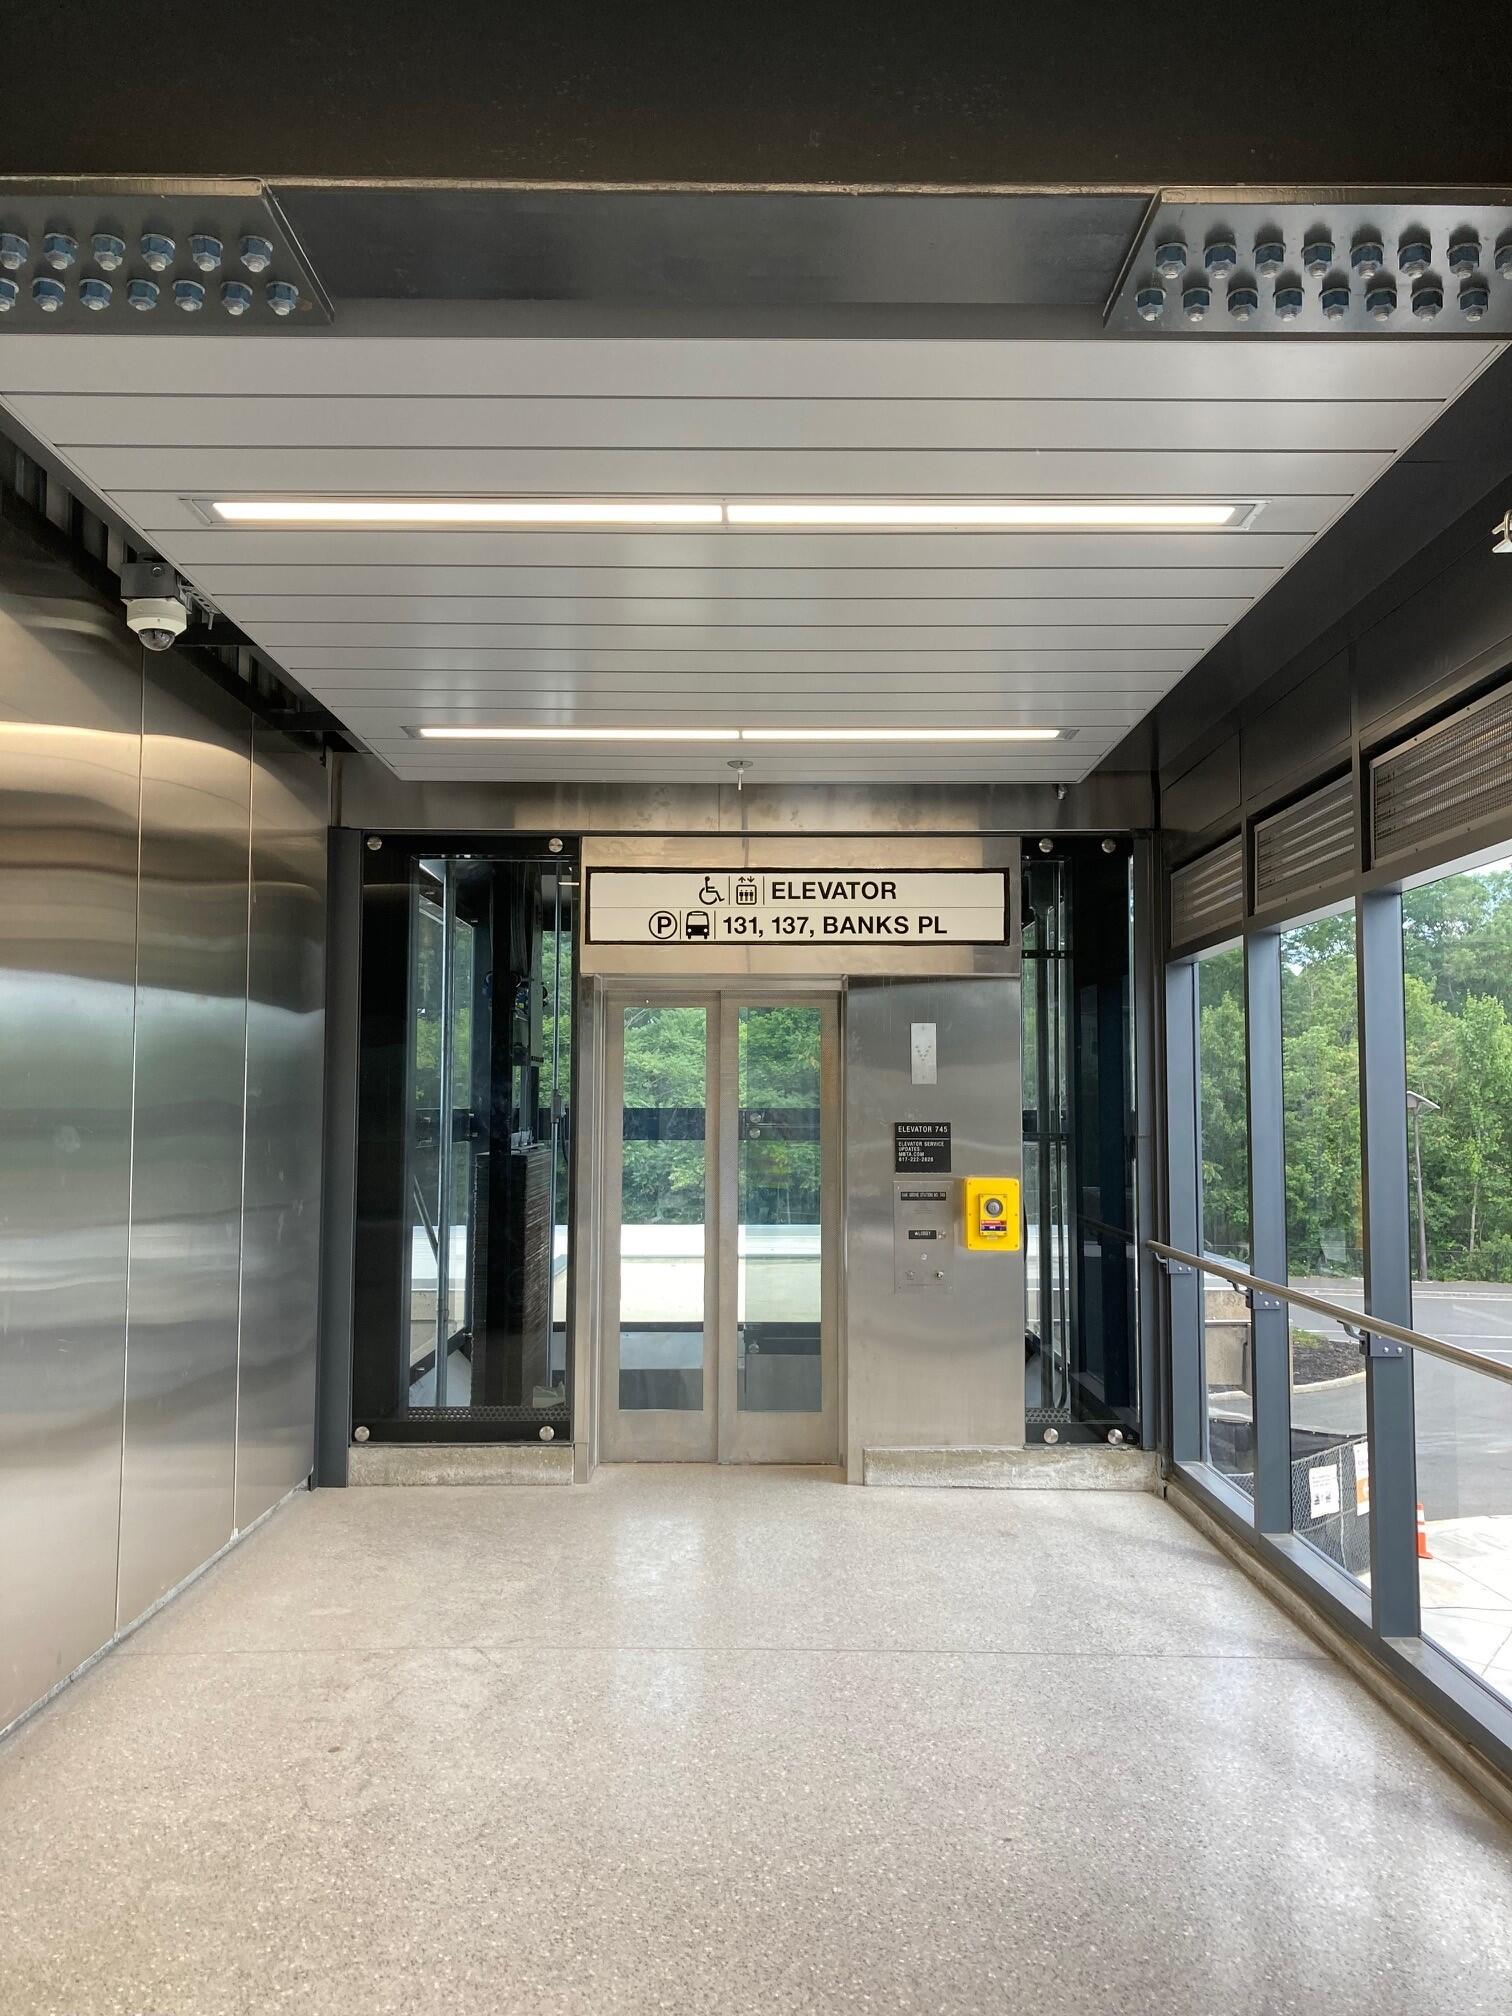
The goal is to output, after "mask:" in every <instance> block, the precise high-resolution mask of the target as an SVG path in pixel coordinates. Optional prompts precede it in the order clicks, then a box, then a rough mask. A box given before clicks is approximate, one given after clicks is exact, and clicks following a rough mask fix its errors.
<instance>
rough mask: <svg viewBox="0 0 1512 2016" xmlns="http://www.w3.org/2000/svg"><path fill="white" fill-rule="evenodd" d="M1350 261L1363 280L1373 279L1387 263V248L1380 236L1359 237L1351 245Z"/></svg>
mask: <svg viewBox="0 0 1512 2016" xmlns="http://www.w3.org/2000/svg"><path fill="white" fill-rule="evenodd" d="M1349 263H1350V265H1351V267H1353V269H1354V271H1355V272H1356V273H1358V274H1359V276H1360V278H1361V279H1362V280H1373V279H1374V278H1375V276H1376V275H1377V273H1379V272H1380V270H1381V268H1382V267H1383V266H1384V265H1385V264H1386V248H1385V246H1384V245H1382V243H1381V241H1380V239H1379V238H1357V239H1356V240H1355V242H1354V244H1353V245H1352V246H1351V247H1350V252H1349Z"/></svg>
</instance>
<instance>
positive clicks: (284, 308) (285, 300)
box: [263, 280, 299, 315]
mask: <svg viewBox="0 0 1512 2016" xmlns="http://www.w3.org/2000/svg"><path fill="white" fill-rule="evenodd" d="M263 294H264V296H265V297H266V299H267V303H268V306H269V307H270V308H271V309H272V310H273V313H274V314H275V315H292V314H293V313H294V310H295V309H296V308H297V307H298V306H299V289H298V288H297V287H296V286H295V285H294V282H293V281H292V280H270V281H269V282H268V284H267V286H266V287H265V288H264V289H263Z"/></svg>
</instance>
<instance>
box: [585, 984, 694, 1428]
mask: <svg viewBox="0 0 1512 2016" xmlns="http://www.w3.org/2000/svg"><path fill="white" fill-rule="evenodd" d="M608 1024H609V1043H608V1054H607V1059H606V1062H607V1079H608V1083H607V1087H606V1098H605V1114H606V1119H607V1123H608V1125H607V1129H606V1132H607V1136H608V1138H607V1139H606V1141H605V1144H604V1149H605V1152H604V1181H605V1192H606V1195H605V1203H606V1207H607V1208H606V1211H605V1219H606V1223H605V1246H606V1255H605V1257H606V1261H607V1263H608V1264H607V1265H606V1267H605V1270H604V1275H605V1294H606V1304H605V1324H604V1332H605V1337H606V1340H607V1348H606V1351H605V1380H604V1386H603V1406H604V1420H603V1437H602V1441H603V1453H604V1456H605V1459H606V1460H607V1461H609V1462H617V1461H626V1460H630V1459H634V1458H641V1459H644V1460H649V1461H656V1460H665V1461H683V1462H699V1461H710V1460H712V1458H713V1457H714V1455H715V1453H716V1448H715V1425H714V1409H713V1404H712V1403H713V1394H714V1373H713V1354H712V1352H711V1350H710V1341H711V1339H712V1337H713V1333H714V1324H715V1310H716V1302H715V1281H716V1273H715V1266H714V1248H715V1240H714V1236H713V1229H712V1228H713V1212H714V1207H715V1198H714V1184H713V1182H712V1180H711V1178H712V1174H713V1168H714V1163H713V1150H714V1143H715V1140H716V1138H717V1135H716V1123H717V1105H718V1099H717V1091H718V1087H717V1081H716V1074H715V1072H714V1070H713V1069H712V1068H711V1066H712V1060H713V1056H714V1047H713V1046H714V1042H715V1039H716V1034H717V1021H716V1011H715V1008H714V1006H713V1004H712V1003H710V1002H707V1001H697V1002H690V1001H646V1000H638V1001H624V1002H612V1003H611V1004H610V1008H609V1016H608Z"/></svg>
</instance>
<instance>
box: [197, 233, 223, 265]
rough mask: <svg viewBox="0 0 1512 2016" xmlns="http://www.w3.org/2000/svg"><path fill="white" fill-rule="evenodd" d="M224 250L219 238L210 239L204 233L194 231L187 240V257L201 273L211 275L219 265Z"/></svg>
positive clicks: (207, 234)
mask: <svg viewBox="0 0 1512 2016" xmlns="http://www.w3.org/2000/svg"><path fill="white" fill-rule="evenodd" d="M225 249H226V248H225V247H224V246H223V245H222V244H221V241H220V240H219V238H214V237H211V236H210V235H209V233H207V232H204V231H196V232H195V234H194V236H193V237H192V238H191V239H190V240H189V257H190V258H191V259H192V260H193V261H194V263H195V265H196V266H197V267H198V268H199V270H200V272H201V273H213V272H214V271H215V269H216V268H217V266H219V265H220V263H221V254H222V253H223V252H224V251H225Z"/></svg>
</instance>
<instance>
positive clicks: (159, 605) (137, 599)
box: [121, 560, 189, 651]
mask: <svg viewBox="0 0 1512 2016" xmlns="http://www.w3.org/2000/svg"><path fill="white" fill-rule="evenodd" d="M121 600H122V601H123V602H124V603H125V604H126V623H127V627H128V628H129V629H130V630H132V631H134V632H135V634H136V635H137V636H138V637H140V638H141V640H142V642H143V644H144V645H145V646H146V648H147V649H148V650H149V651H167V650H169V649H171V647H172V645H173V642H174V639H175V638H178V637H182V636H183V634H184V632H185V631H186V630H187V629H188V628H189V597H188V593H187V592H186V590H185V588H184V584H183V582H182V581H180V579H179V577H178V575H177V574H175V573H174V571H173V569H172V568H171V567H170V566H169V565H168V563H167V561H166V560H135V561H132V562H130V563H129V564H128V565H127V566H125V567H123V568H122V569H121Z"/></svg>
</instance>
